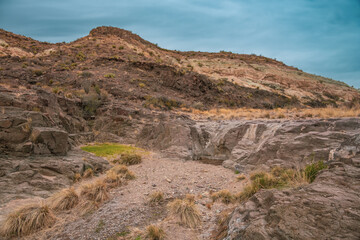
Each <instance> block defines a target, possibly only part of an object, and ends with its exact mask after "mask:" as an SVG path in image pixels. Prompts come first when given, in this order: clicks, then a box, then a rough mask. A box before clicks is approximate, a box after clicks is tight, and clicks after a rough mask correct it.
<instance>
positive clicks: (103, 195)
mask: <svg viewBox="0 0 360 240" xmlns="http://www.w3.org/2000/svg"><path fill="white" fill-rule="evenodd" d="M80 196H81V197H83V198H85V199H86V200H89V201H94V202H96V203H102V202H104V201H106V200H108V199H109V194H108V189H107V185H106V183H104V182H102V181H96V182H95V183H90V184H85V185H83V186H82V187H81V193H80Z"/></svg>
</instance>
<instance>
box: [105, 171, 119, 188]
mask: <svg viewBox="0 0 360 240" xmlns="http://www.w3.org/2000/svg"><path fill="white" fill-rule="evenodd" d="M104 182H105V183H106V184H107V185H108V186H109V187H111V188H114V187H118V186H120V185H121V183H122V182H121V174H116V172H114V171H108V172H106V176H105V178H104Z"/></svg>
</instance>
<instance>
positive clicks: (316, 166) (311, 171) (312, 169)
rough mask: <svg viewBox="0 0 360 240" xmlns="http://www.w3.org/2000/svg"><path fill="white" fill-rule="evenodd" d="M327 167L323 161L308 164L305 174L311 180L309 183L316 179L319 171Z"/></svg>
mask: <svg viewBox="0 0 360 240" xmlns="http://www.w3.org/2000/svg"><path fill="white" fill-rule="evenodd" d="M326 168H327V166H326V165H325V163H324V162H323V161H319V162H315V163H311V164H309V165H307V166H306V167H305V169H304V174H305V177H306V179H307V181H309V183H312V182H313V181H314V180H315V178H316V176H317V175H318V174H319V172H320V171H321V170H323V169H326Z"/></svg>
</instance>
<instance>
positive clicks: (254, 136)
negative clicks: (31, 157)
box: [138, 118, 360, 171]
mask: <svg viewBox="0 0 360 240" xmlns="http://www.w3.org/2000/svg"><path fill="white" fill-rule="evenodd" d="M359 134H360V119H359V118H352V119H326V120H321V119H320V120H318V119H314V120H291V121H290V120H283V121H280V120H269V121H262V120H249V121H219V122H211V121H204V122H197V123H195V122H192V121H190V120H181V119H180V120H179V119H177V120H174V121H168V122H160V123H159V124H157V125H148V126H146V127H144V129H143V131H142V132H141V133H140V135H139V137H138V139H139V140H138V144H139V145H142V146H147V147H152V148H156V149H159V150H161V151H163V152H165V153H168V154H172V155H176V154H177V155H178V156H179V157H187V158H188V159H194V160H202V161H206V162H208V163H218V162H219V161H220V162H223V165H224V166H226V167H230V168H234V169H237V170H239V171H248V170H251V169H254V168H260V167H262V168H269V167H271V166H273V165H278V164H281V165H282V166H286V167H296V166H298V167H300V166H303V165H304V164H306V163H307V162H310V161H313V160H328V159H330V158H331V157H332V154H333V152H334V150H335V149H337V148H338V147H340V146H341V144H342V143H343V142H345V141H348V140H349V139H351V138H352V137H354V136H357V135H359Z"/></svg>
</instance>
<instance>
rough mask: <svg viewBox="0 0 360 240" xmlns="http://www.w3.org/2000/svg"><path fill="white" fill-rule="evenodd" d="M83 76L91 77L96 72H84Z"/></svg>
mask: <svg viewBox="0 0 360 240" xmlns="http://www.w3.org/2000/svg"><path fill="white" fill-rule="evenodd" d="M81 76H82V77H83V78H90V77H92V76H94V74H92V73H91V72H82V73H81Z"/></svg>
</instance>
